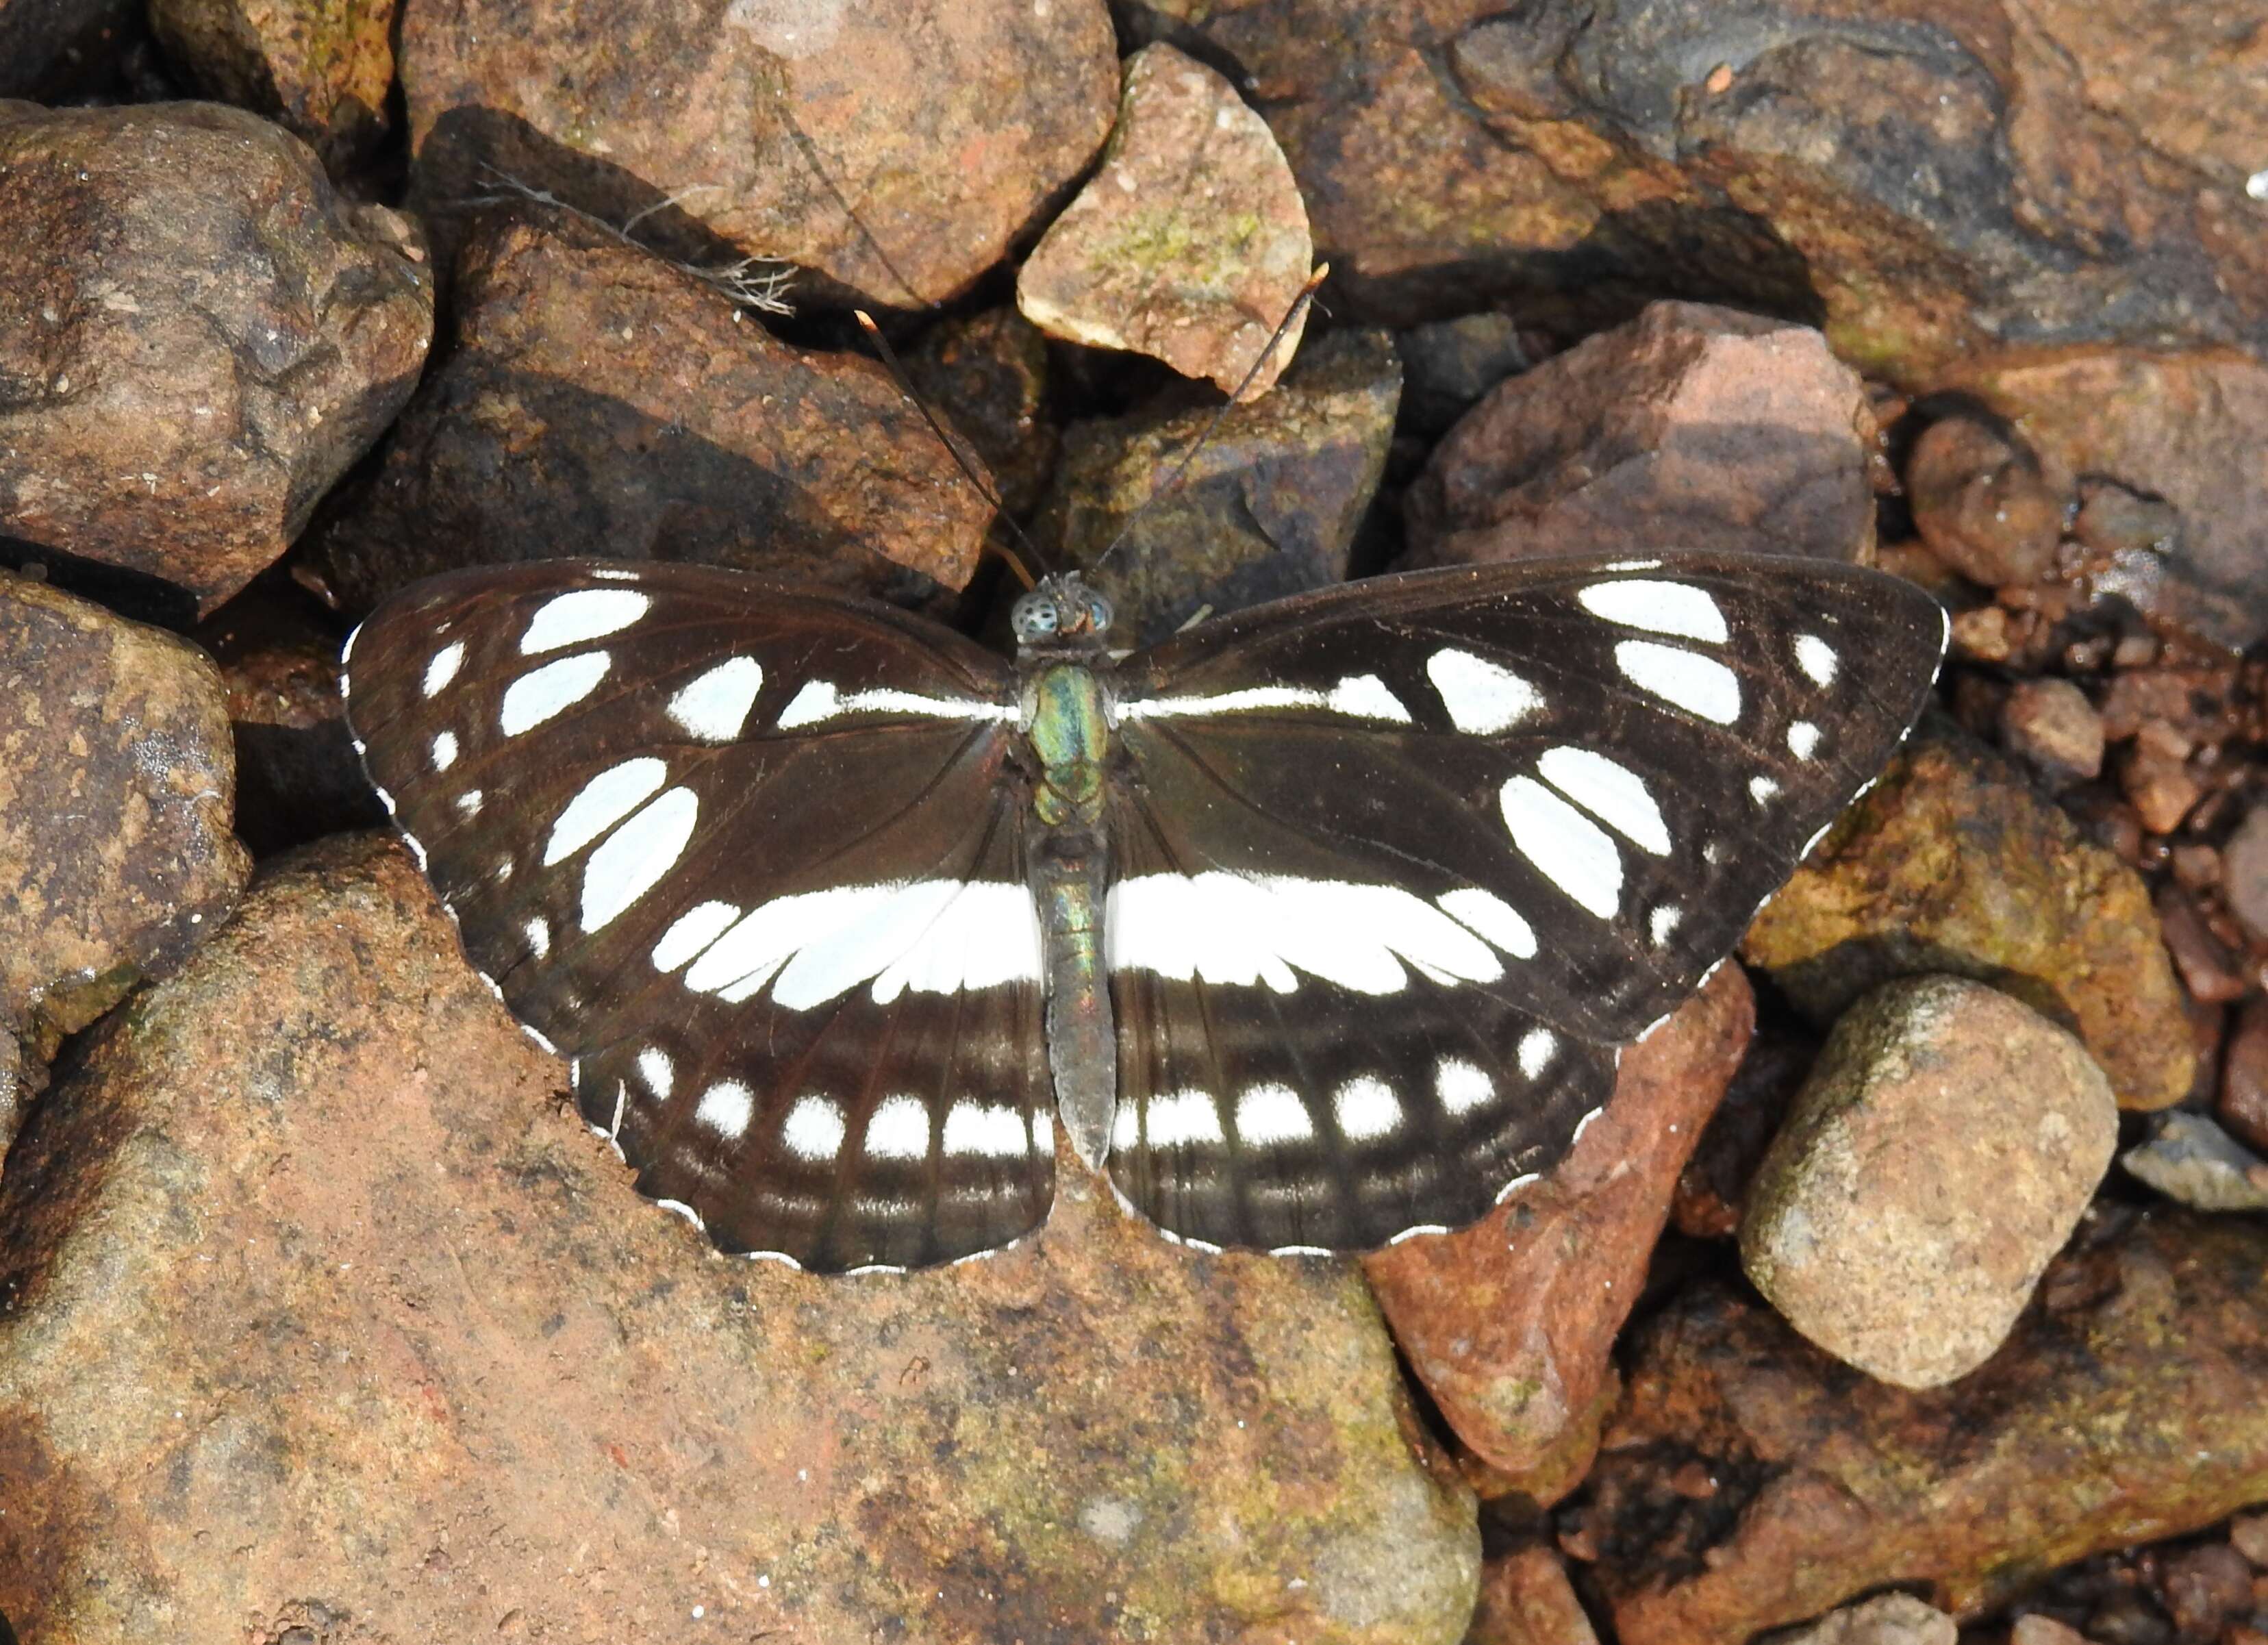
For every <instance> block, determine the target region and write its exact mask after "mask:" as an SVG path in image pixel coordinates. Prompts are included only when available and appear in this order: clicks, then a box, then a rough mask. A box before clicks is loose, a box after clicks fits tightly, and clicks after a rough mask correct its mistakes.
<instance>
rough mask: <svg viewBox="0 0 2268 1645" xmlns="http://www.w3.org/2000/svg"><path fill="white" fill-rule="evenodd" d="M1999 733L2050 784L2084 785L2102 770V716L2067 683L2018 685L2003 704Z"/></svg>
mask: <svg viewBox="0 0 2268 1645" xmlns="http://www.w3.org/2000/svg"><path fill="white" fill-rule="evenodd" d="M2000 735H2001V740H2002V741H2004V742H2005V743H2006V744H2007V749H2008V752H2010V753H2011V754H2013V755H2014V756H2016V757H2017V758H2018V759H2020V760H2021V761H2023V762H2024V763H2025V764H2027V765H2029V766H2030V767H2031V768H2032V769H2033V770H2034V771H2037V772H2039V773H2040V775H2041V776H2043V777H2044V778H2047V779H2048V780H2049V781H2051V782H2053V783H2058V784H2061V783H2071V782H2084V781H2085V780H2087V779H2088V778H2090V777H2094V776H2095V775H2096V774H2098V773H2099V772H2100V771H2102V746H2103V737H2102V715H2100V714H2098V713H2096V712H2095V704H2092V703H2090V702H2089V701H2088V698H2087V693H2086V692H2084V691H2082V690H2080V689H2079V687H2078V686H2076V685H2074V684H2073V683H2072V682H2070V681H2069V680H2059V679H2056V678H2053V677H2052V676H2051V677H2048V678H2043V679H2037V680H2020V681H2018V682H2016V684H2015V685H2014V688H2013V689H2011V690H2010V691H2009V692H2008V697H2007V701H2006V702H2005V703H2003V704H2001V708H2000Z"/></svg>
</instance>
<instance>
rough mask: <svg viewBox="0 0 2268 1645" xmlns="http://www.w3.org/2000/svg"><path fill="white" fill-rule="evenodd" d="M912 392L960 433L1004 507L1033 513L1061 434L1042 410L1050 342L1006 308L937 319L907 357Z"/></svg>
mask: <svg viewBox="0 0 2268 1645" xmlns="http://www.w3.org/2000/svg"><path fill="white" fill-rule="evenodd" d="M906 374H907V376H908V377H909V379H910V380H912V383H913V387H914V392H915V393H916V394H917V395H921V396H922V398H923V399H924V401H925V402H927V403H928V404H929V406H930V407H931V408H932V409H933V410H935V411H936V412H937V413H938V414H939V416H940V417H943V418H944V419H945V422H946V426H947V427H949V428H952V429H954V430H956V431H958V432H960V433H961V434H962V435H964V436H966V437H967V439H968V443H969V444H970V445H971V446H975V447H976V454H977V456H978V457H979V458H980V459H982V460H983V464H984V467H985V468H987V469H988V470H990V473H991V476H992V479H993V482H994V483H996V484H997V485H998V487H999V488H1000V500H1001V502H1002V503H1003V504H1004V505H1005V506H1006V509H1007V512H1008V513H1010V514H1012V515H1014V516H1017V517H1019V518H1021V517H1022V516H1024V515H1027V514H1028V513H1031V511H1032V510H1033V508H1034V507H1035V506H1036V505H1037V504H1038V503H1039V500H1040V494H1041V493H1042V491H1045V490H1046V489H1047V483H1048V477H1049V476H1050V475H1052V474H1053V473H1054V472H1055V466H1056V454H1057V451H1058V450H1060V449H1061V448H1062V444H1063V440H1062V436H1061V435H1060V434H1059V433H1058V432H1057V429H1056V425H1055V424H1054V422H1053V421H1051V420H1050V419H1049V418H1048V417H1046V416H1044V415H1042V409H1043V406H1044V404H1045V402H1046V399H1047V392H1048V343H1047V339H1046V338H1045V337H1043V336H1041V335H1040V333H1039V329H1038V328H1036V327H1035V326H1034V325H1033V324H1032V323H1031V321H1027V320H1026V319H1025V318H1024V317H1023V316H1022V315H1021V314H1018V313H1017V312H1016V311H1015V310H1014V309H1013V308H988V309H986V310H984V311H983V313H981V314H971V315H968V316H966V317H964V318H956V319H951V320H945V321H939V323H938V324H936V325H934V326H932V327H931V328H930V329H929V330H928V331H926V332H925V333H924V334H923V336H922V339H921V343H920V345H919V346H918V347H917V348H916V349H915V350H914V351H913V353H911V354H910V355H909V356H907V358H906Z"/></svg>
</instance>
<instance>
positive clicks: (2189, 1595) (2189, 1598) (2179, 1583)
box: [2163, 1542, 2253, 1639]
mask: <svg viewBox="0 0 2268 1645" xmlns="http://www.w3.org/2000/svg"><path fill="white" fill-rule="evenodd" d="M2163 1582H2164V1590H2165V1596H2166V1601H2167V1609H2169V1611H2171V1612H2173V1613H2174V1626H2175V1627H2176V1628H2178V1629H2179V1630H2181V1634H2182V1636H2183V1638H2184V1639H2212V1638H2214V1637H2216V1636H2217V1635H2218V1634H2220V1631H2221V1629H2222V1627H2224V1626H2226V1625H2227V1624H2228V1623H2229V1622H2232V1621H2242V1619H2244V1618H2245V1617H2247V1616H2249V1615H2250V1612H2251V1611H2252V1609H2253V1604H2252V1571H2251V1568H2250V1567H2249V1566H2247V1565H2246V1564H2245V1562H2244V1556H2243V1555H2242V1554H2241V1553H2238V1552H2237V1551H2236V1550H2235V1549H2234V1548H2232V1547H2230V1546H2229V1545H2228V1544H2227V1543H2222V1542H2213V1543H2207V1544H2205V1545H2204V1546H2202V1547H2197V1548H2187V1549H2184V1550H2183V1552H2181V1553H2176V1554H2175V1555H2174V1556H2173V1558H2172V1559H2170V1560H2168V1561H2167V1562H2166V1574H2165V1576H2164V1579H2163Z"/></svg>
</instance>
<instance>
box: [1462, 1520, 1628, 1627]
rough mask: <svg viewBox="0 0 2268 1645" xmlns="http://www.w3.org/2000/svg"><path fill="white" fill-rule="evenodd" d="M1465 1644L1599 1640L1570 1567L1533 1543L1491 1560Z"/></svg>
mask: <svg viewBox="0 0 2268 1645" xmlns="http://www.w3.org/2000/svg"><path fill="white" fill-rule="evenodd" d="M1463 1645H1599V1635H1598V1633H1597V1631H1596V1630H1595V1629H1594V1628H1593V1627H1591V1619H1590V1618H1589V1617H1588V1616H1587V1615H1586V1614H1584V1611H1583V1605H1582V1602H1581V1601H1580V1600H1579V1599H1577V1598H1576V1597H1575V1590H1574V1588H1573V1586H1572V1584H1570V1583H1569V1582H1568V1581H1567V1568H1566V1567H1565V1565H1563V1564H1562V1563H1560V1560H1559V1556H1558V1555H1557V1554H1556V1553H1553V1552H1552V1551H1551V1550H1550V1549H1549V1548H1546V1547H1543V1546H1540V1545H1535V1544H1533V1543H1531V1544H1529V1545H1528V1546H1526V1547H1521V1548H1514V1549H1513V1551H1512V1552H1511V1553H1504V1554H1499V1556H1498V1557H1497V1558H1495V1559H1493V1560H1490V1561H1489V1562H1488V1564H1487V1565H1486V1566H1485V1567H1484V1568H1482V1571H1481V1602H1480V1607H1479V1609H1478V1610H1476V1612H1474V1613H1473V1625H1472V1627H1471V1628H1470V1629H1469V1631H1468V1632H1467V1633H1466V1634H1465V1637H1464V1641H1463Z"/></svg>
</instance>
